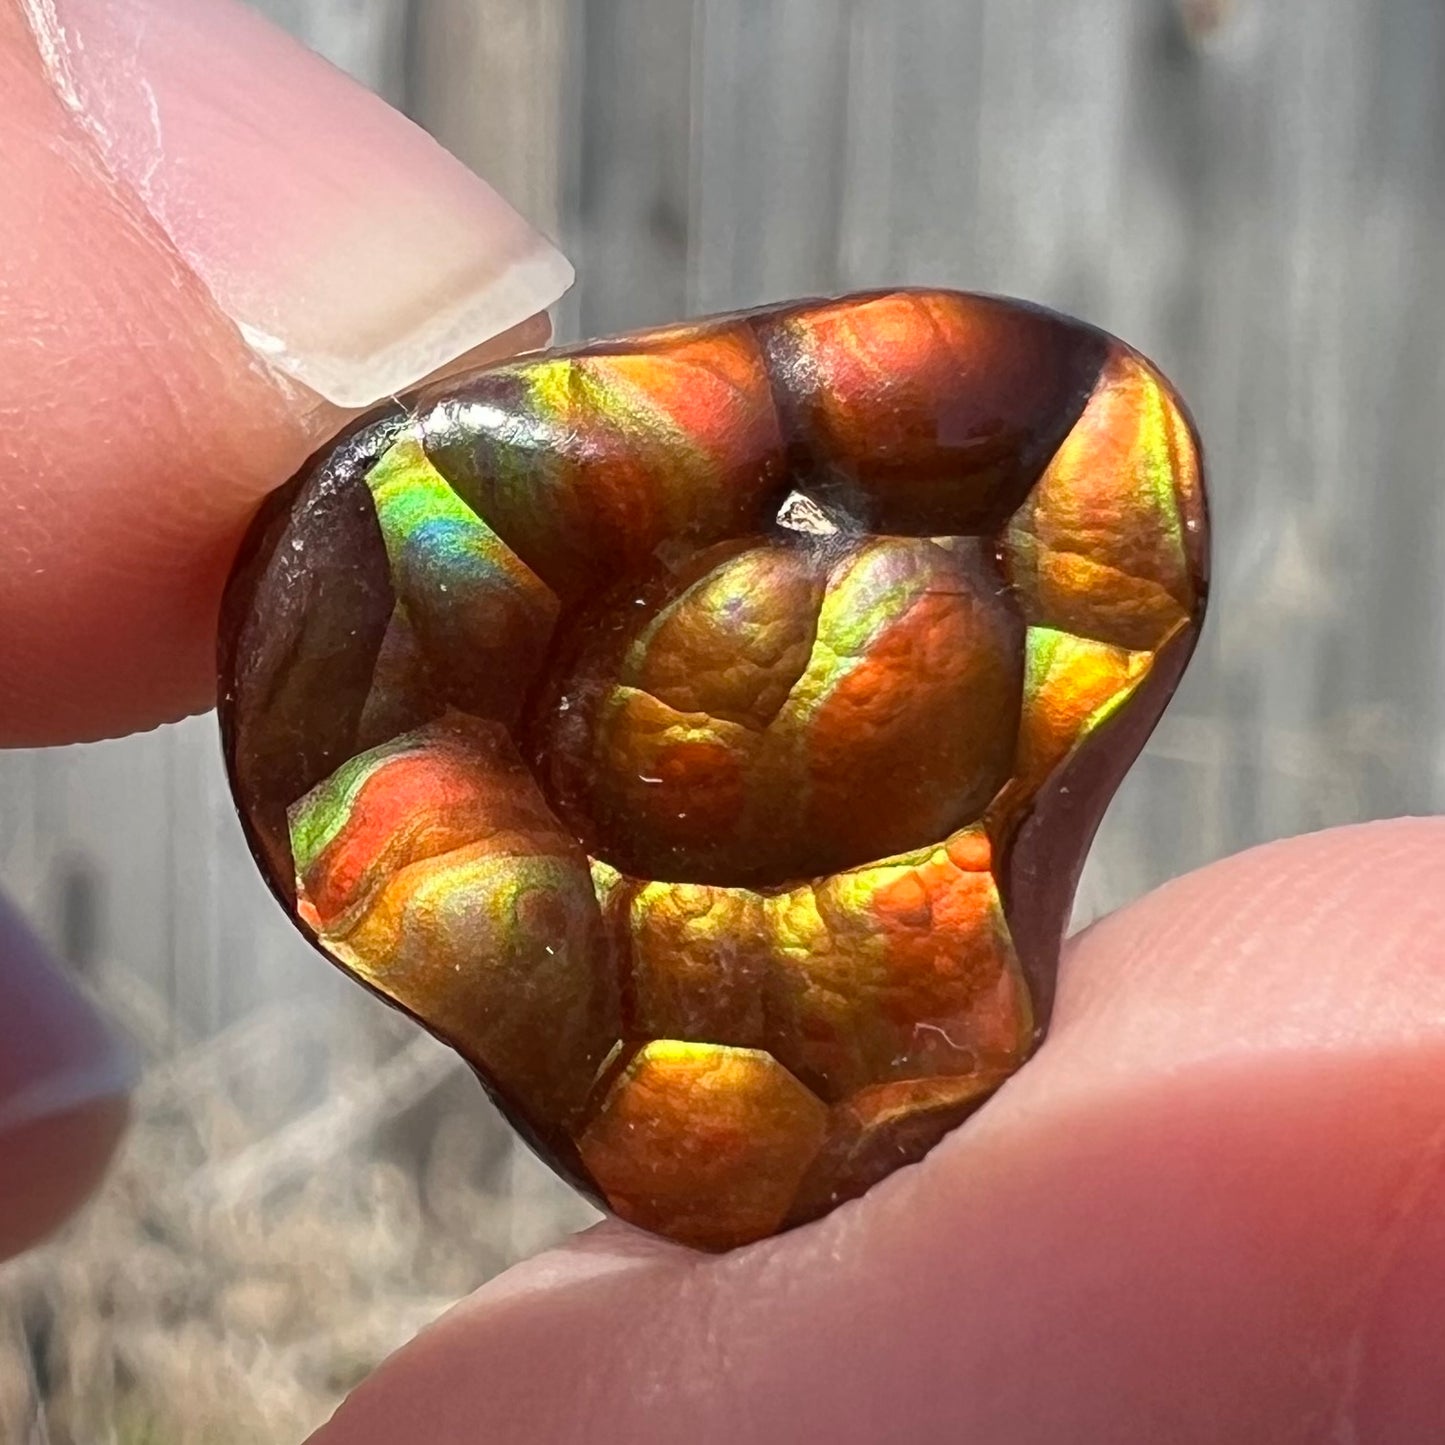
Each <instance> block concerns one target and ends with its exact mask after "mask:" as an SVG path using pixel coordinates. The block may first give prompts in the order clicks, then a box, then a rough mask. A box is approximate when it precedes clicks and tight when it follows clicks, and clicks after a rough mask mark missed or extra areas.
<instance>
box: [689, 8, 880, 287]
mask: <svg viewBox="0 0 1445 1445" xmlns="http://www.w3.org/2000/svg"><path fill="white" fill-rule="evenodd" d="M853 8H854V7H853V4H852V0H743V3H734V0H698V3H697V7H696V9H697V14H698V17H699V25H700V38H699V45H700V51H699V54H698V58H697V62H696V72H697V94H696V97H695V100H694V107H693V135H694V163H693V166H694V186H695V190H694V196H693V205H692V212H693V225H692V229H693V233H694V236H695V239H694V241H693V245H692V266H691V270H692V275H691V286H690V292H691V300H692V308H691V309H692V310H694V311H721V310H728V309H730V308H732V307H738V306H751V305H755V304H757V303H759V302H763V301H768V300H782V299H785V298H787V297H789V296H794V295H806V294H809V293H817V292H820V291H821V292H829V291H833V290H836V289H837V288H838V280H839V270H840V268H839V240H838V227H839V221H840V218H841V215H842V211H843V167H844V160H845V154H846V146H847V136H848V111H847V101H848V41H849V31H850V24H851V16H852V13H853Z"/></svg>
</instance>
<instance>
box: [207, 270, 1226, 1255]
mask: <svg viewBox="0 0 1445 1445" xmlns="http://www.w3.org/2000/svg"><path fill="white" fill-rule="evenodd" d="M1206 530H1207V529H1206V517H1205V511H1204V501H1203V492H1202V478H1201V470H1200V460H1199V452H1198V446H1197V441H1196V438H1195V435H1194V432H1193V429H1192V427H1191V424H1190V422H1189V420H1188V418H1187V416H1186V415H1185V413H1184V411H1183V409H1182V407H1181V405H1180V403H1179V401H1178V400H1177V398H1176V397H1175V395H1174V393H1173V392H1172V390H1171V389H1170V387H1169V385H1168V383H1167V382H1165V381H1164V380H1163V378H1162V377H1161V376H1160V375H1159V374H1158V372H1157V371H1155V370H1154V368H1153V367H1152V366H1151V365H1150V364H1149V363H1148V362H1146V361H1145V360H1143V359H1142V358H1141V357H1140V356H1138V355H1137V354H1136V353H1134V352H1133V351H1131V350H1130V349H1129V348H1127V347H1126V346H1124V345H1123V344H1122V343H1119V342H1116V341H1114V340H1113V339H1111V338H1109V337H1107V336H1105V335H1103V334H1102V333H1100V332H1097V331H1095V330H1093V329H1092V328H1089V327H1087V326H1084V325H1082V324H1080V323H1077V322H1073V321H1070V320H1067V319H1065V318H1063V317H1059V316H1056V315H1054V314H1052V313H1049V312H1046V311H1042V310H1039V309H1037V308H1033V307H1029V306H1025V305H1022V304H1019V303H1013V302H1006V301H1001V300H997V299H994V298H988V297H978V296H970V295H964V294H961V293H956V292H944V291H901V292H887V293H877V294H870V295H864V296H855V297H848V298H844V299H842V300H838V301H820V302H804V303H795V304H790V305H787V306H782V307H774V308H770V309H766V310H762V311H757V312H751V313H746V314H741V315H733V316H724V317H718V318H712V319H708V320H704V321H700V322H696V323H689V324H686V325H680V326H675V327H671V328H667V329H663V330H659V331H653V332H648V333H644V334H641V335H638V336H633V337H624V338H621V339H619V340H615V341H609V342H602V343H596V344H592V345H588V346H584V347H580V348H575V349H570V350H561V351H556V352H552V353H545V354H540V355H537V356H533V357H526V358H522V359H520V360H516V361H513V362H510V363H508V364H504V365H501V366H496V367H492V368H489V369H487V370H484V371H481V372H477V373H475V374H471V375H465V376H461V377H454V378H451V379H449V380H447V381H446V382H444V383H440V384H438V385H437V386H434V387H431V388H429V389H424V390H422V391H420V392H418V393H416V394H414V395H412V396H410V397H407V398H405V399H403V401H401V402H400V403H396V404H393V405H392V406H390V407H388V408H387V409H385V410H383V411H381V412H378V413H375V414H373V415H372V416H370V417H368V418H365V419H363V420H362V421H361V422H360V423H358V424H357V425H356V426H355V427H353V428H352V429H351V430H350V431H349V432H348V433H347V434H346V435H345V436H343V437H342V438H340V439H339V440H338V441H336V442H334V443H333V444H332V445H331V446H330V447H329V448H328V449H326V450H325V451H324V452H323V453H321V454H319V455H318V456H317V457H315V458H313V459H312V461H311V462H310V463H309V464H308V466H307V467H306V468H305V469H304V470H303V471H302V472H301V474H300V475H299V476H298V477H297V478H296V479H295V480H294V481H293V482H292V483H291V484H290V485H289V486H288V487H287V488H285V489H284V490H283V491H282V492H281V493H279V494H278V495H277V496H276V497H275V498H274V499H273V500H272V501H271V502H270V503H269V504H268V505H267V507H266V508H265V509H264V510H263V512H262V514H261V516H259V517H258V518H257V520H256V522H255V524H254V526H253V528H252V530H251V534H250V536H249V538H248V539H247V541H246V543H245V545H244V547H243V549H242V553H241V556H240V558H239V560H238V562H237V565H236V569H235V571H234V574H233V576H232V579H231V583H230V586H229V589H228V593H227V599H226V606H225V615H224V618H223V639H222V657H221V672H222V693H223V703H222V725H223V729H224V736H225V743H226V750H227V758H228V764H229V767H230V770H231V777H232V782H233V786H234V789H235V792H236V796H237V799H238V802H239V806H240V809H241V812H242V815H243V819H244V822H245V825H246V828H247V831H248V835H249V837H250V840H251V843H252V846H253V850H254V852H255V855H256V857H257V859H258V861H259V863H260V865H261V867H262V869H263V871H264V872H265V874H266V876H267V878H268V880H269V881H270V883H271V885H272V887H273V888H274V890H275V891H276V893H277V894H278V896H279V897H280V898H281V899H282V901H283V902H284V903H285V905H286V906H287V908H288V909H289V910H290V911H291V913H292V916H293V917H294V918H295V919H296V920H297V922H298V923H299V925H300V926H301V927H302V928H303V929H304V930H305V931H306V933H307V934H308V936H309V937H310V938H311V939H312V941H313V942H314V943H315V944H316V945H317V946H318V947H319V948H320V949H321V950H322V951H323V952H324V953H325V954H327V955H328V956H329V957H330V958H331V959H332V960H333V961H335V962H336V963H338V964H340V965H341V966H342V967H343V968H345V969H346V970H348V971H349V972H350V973H351V974H352V975H353V976H354V977H356V978H357V979H359V980H360V981H361V982H362V983H364V984H365V985H367V986H368V987H370V988H371V989H373V990H374V991H376V992H377V993H378V994H380V995H381V996H382V997H383V998H385V999H387V1000H388V1001H389V1002H391V1003H393V1004H395V1005H397V1006H399V1007H400V1008H402V1009H404V1010H406V1011H408V1012H409V1013H411V1014H412V1015H414V1016H415V1017H416V1018H417V1019H419V1020H420V1021H421V1022H422V1023H423V1024H424V1025H425V1026H426V1027H428V1028H429V1029H431V1030H433V1031H434V1032H435V1033H437V1034H438V1035H439V1036H440V1037H442V1038H443V1039H445V1040H446V1041H447V1042H449V1043H451V1044H452V1045H453V1046H454V1047H456V1048H457V1049H458V1050H459V1051H460V1052H461V1053H462V1054H463V1055H464V1056H465V1057H466V1058H467V1059H468V1060H469V1062H470V1063H471V1064H472V1065H473V1067H474V1068H475V1069H476V1070H477V1072H478V1073H479V1075H480V1076H481V1078H482V1080H483V1082H484V1083H485V1084H486V1086H487V1087H488V1089H489V1090H490V1091H491V1092H492V1093H493V1095H494V1096H495V1097H496V1098H497V1099H498V1101H499V1102H500V1103H501V1105H502V1106H503V1108H504V1109H505V1110H506V1111H507V1113H508V1114H509V1116H510V1117H511V1118H512V1119H513V1121H514V1122H515V1123H516V1124H517V1126H518V1127H519V1128H520V1129H521V1130H522V1132H523V1133H524V1134H525V1135H526V1136H527V1137H528V1138H529V1139H530V1140H531V1141H532V1142H533V1143H534V1144H535V1145H537V1147H539V1148H540V1149H541V1151H542V1152H543V1153H544V1154H545V1156H546V1157H547V1158H548V1159H549V1160H550V1161H551V1162H552V1163H553V1164H554V1165H555V1166H556V1167H557V1168H558V1169H559V1170H560V1171H561V1172H562V1173H564V1174H565V1175H566V1176H567V1177H569V1178H570V1179H572V1180H573V1181H574V1182H575V1183H576V1184H577V1185H578V1186H579V1187H581V1188H583V1189H584V1190H586V1191H587V1192H588V1193H589V1194H590V1195H591V1196H592V1197H593V1198H595V1199H597V1200H599V1201H600V1202H602V1203H604V1204H606V1205H607V1206H608V1207H610V1208H611V1209H612V1210H614V1211H615V1212H616V1213H618V1214H620V1215H621V1216H623V1217H624V1218H626V1219H629V1220H631V1221H633V1222H635V1223H637V1224H640V1225H643V1226H645V1227H647V1228H649V1229H652V1230H655V1231H658V1232H660V1233H663V1234H666V1235H670V1236H672V1237H673V1238H676V1239H679V1240H682V1241H685V1242H687V1243H690V1244H694V1245H697V1246H700V1247H703V1248H712V1249H720V1248H727V1247H730V1246H732V1245H736V1244H740V1243H744V1242H747V1241H749V1240H753V1239H757V1238H760V1237H762V1236H764V1235H767V1234H770V1233H773V1232H775V1231H777V1230H779V1229H782V1228H786V1227H789V1226H791V1225H794V1224H797V1223H801V1222H803V1221H805V1220H808V1219H812V1218H815V1217H817V1216H818V1215H820V1214H822V1213H825V1212H827V1211H828V1210H829V1209H831V1208H832V1207H833V1206H834V1205H836V1204H837V1203H839V1202H840V1201H842V1200H844V1199H848V1198H851V1197H854V1196H856V1195H858V1194H860V1193H862V1192H863V1191H864V1190H866V1189H867V1188H868V1187H869V1186H870V1185H871V1184H872V1183H874V1182H875V1181H876V1180H878V1179H880V1178H881V1177H883V1176H884V1175H885V1174H887V1173H889V1172H891V1171H892V1170H893V1169H895V1168H897V1167H899V1166H900V1165H902V1164H906V1163H908V1162H911V1161H913V1160H916V1159H918V1158H920V1157H921V1156H922V1155H923V1154H924V1153H925V1152H927V1150H928V1149H930V1148H931V1147H932V1146H933V1144H935V1143H936V1142H937V1141H938V1140H939V1139H940V1138H941V1137H942V1136H943V1135H944V1134H945V1133H946V1132H947V1131H948V1130H949V1129H951V1128H953V1127H954V1126H955V1125H956V1124H958V1123H959V1122H960V1121H961V1120H963V1119H964V1118H966V1117H967V1116H968V1114H969V1113H971V1112H972V1111H973V1110H974V1109H976V1108H977V1107H978V1106H979V1105H980V1104H981V1103H982V1102H983V1101H984V1100H985V1099H986V1098H988V1096H989V1095H990V1094H991V1093H992V1092H993V1091H994V1090H995V1089H996V1088H997V1087H998V1086H999V1084H1000V1083H1001V1082H1002V1081H1003V1080H1004V1079H1005V1078H1007V1077H1008V1076H1009V1074H1011V1073H1012V1072H1013V1071H1015V1070H1016V1069H1017V1068H1019V1067H1020V1065H1021V1064H1023V1062H1024V1061H1025V1060H1026V1059H1027V1057H1028V1056H1029V1054H1030V1052H1031V1051H1032V1050H1033V1048H1034V1047H1035V1045H1036V1043H1037V1041H1038V1039H1039V1038H1040V1037H1041V1036H1042V1033H1043V1031H1044V1029H1045V1028H1046V1026H1047V1022H1048V1018H1049V1012H1050V1008H1051V1005H1052V998H1053V978H1054V973H1055V970H1056V967H1057V963H1058V953H1059V945H1060V939H1061V936H1062V932H1063V928H1064V924H1065V922H1066V919H1067V913H1068V909H1069V906H1070V902H1071V899H1072V894H1073V890H1074V885H1075V883H1076V881H1077V877H1078V872H1079V869H1080V867H1081V865H1082V861H1083V855H1084V852H1085V850H1086V848H1087V846H1088V843H1089V841H1090V839H1091V837H1092V834H1093V831H1094V828H1095V827H1096V825H1097V823H1098V821H1099V818H1100V816H1101V814H1102V811H1103V808H1104V806H1105V804H1106V803H1107V801H1108V797H1109V795H1110V794H1111V793H1112V791H1113V788H1114V787H1115V785H1116V784H1117V782H1118V780H1119V778H1120V777H1121V776H1122V774H1123V772H1124V770H1125V769H1126V768H1127V767H1128V765H1129V763H1130V762H1131V761H1132V759H1133V757H1134V756H1135V755H1136V754H1137V752H1138V749H1139V747H1140V746H1141V745H1142V743H1143V740H1144V738H1145V737H1146V736H1147V734H1148V731H1149V730H1150V728H1151V727H1152V726H1153V724H1154V722H1155V721H1156V720H1157V717H1158V715H1159V713H1160V711H1161V710H1162V708H1163V706H1164V703H1165V702H1166V701H1167V699H1168V696H1169V694H1170V692H1171V691H1172V689H1173V686H1174V684H1175V682H1176V681H1177V679H1178V676H1179V673H1180V671H1181V670H1182V668H1183V666H1184V664H1185V662H1186V661H1187V658H1188V654H1189V652H1190V650H1191V649H1192V647H1193V644H1194V641H1195V638H1196V636H1197V634H1198V629H1199V625H1200V621H1201V618H1202V615H1203V607H1204V597H1205V587H1206Z"/></svg>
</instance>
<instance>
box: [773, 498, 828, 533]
mask: <svg viewBox="0 0 1445 1445" xmlns="http://www.w3.org/2000/svg"><path fill="white" fill-rule="evenodd" d="M778 526H780V527H787V528H788V530H789V531H792V532H804V533H806V534H807V535H808V536H810V537H835V536H837V534H838V528H837V527H836V526H835V525H834V524H833V523H832V522H830V521H829V520H828V514H827V513H826V512H825V511H824V510H823V509H822V508H821V507H820V506H819V505H818V504H817V503H816V502H815V501H814V500H813V499H812V498H811V497H805V496H804V495H803V494H802V492H798V491H793V492H789V493H788V495H787V496H786V497H784V498H783V505H782V506H781V507H779V508H778Z"/></svg>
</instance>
